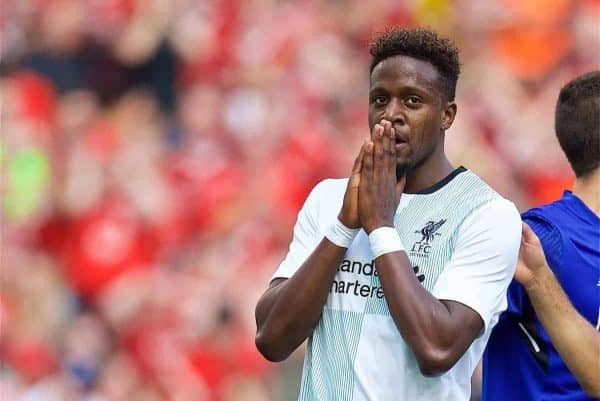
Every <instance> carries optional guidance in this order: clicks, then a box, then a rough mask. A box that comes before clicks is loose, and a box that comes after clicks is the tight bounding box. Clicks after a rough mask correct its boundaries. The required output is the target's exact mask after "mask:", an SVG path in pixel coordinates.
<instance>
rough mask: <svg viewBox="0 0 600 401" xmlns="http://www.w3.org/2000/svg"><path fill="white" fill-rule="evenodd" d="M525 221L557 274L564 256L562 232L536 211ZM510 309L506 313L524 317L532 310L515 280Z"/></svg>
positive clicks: (525, 215)
mask: <svg viewBox="0 0 600 401" xmlns="http://www.w3.org/2000/svg"><path fill="white" fill-rule="evenodd" d="M522 218H523V221H524V222H525V223H527V224H528V225H529V226H530V227H531V229H532V230H533V231H534V232H535V234H536V235H537V236H538V238H539V239H540V242H541V243H542V247H543V248H544V254H545V255H546V259H547V261H548V265H549V266H550V267H551V268H552V270H554V272H555V273H557V269H558V266H559V265H560V264H559V262H560V258H561V255H562V249H561V248H562V247H561V237H560V232H559V231H558V230H557V229H556V227H554V225H553V224H552V223H550V222H548V221H547V220H546V219H544V218H542V217H541V216H537V215H536V214H535V212H534V211H528V212H525V213H523V215H522ZM507 300H508V307H507V309H506V312H507V313H508V314H510V315H519V316H520V315H523V314H524V313H526V312H525V311H526V310H529V309H530V308H531V302H530V301H529V297H528V296H527V293H526V291H525V288H523V285H521V284H520V283H519V282H518V281H517V280H513V281H512V283H510V286H509V287H508V295H507Z"/></svg>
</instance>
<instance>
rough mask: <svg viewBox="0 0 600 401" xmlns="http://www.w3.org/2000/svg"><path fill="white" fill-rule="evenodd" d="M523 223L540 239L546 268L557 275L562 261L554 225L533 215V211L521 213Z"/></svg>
mask: <svg viewBox="0 0 600 401" xmlns="http://www.w3.org/2000/svg"><path fill="white" fill-rule="evenodd" d="M523 221H524V222H525V223H527V224H528V225H529V227H531V229H532V230H533V232H534V233H535V235H537V237H538V238H539V239H540V242H541V243H542V248H544V255H545V256H546V261H547V262H548V266H550V268H551V269H552V270H553V271H554V274H559V273H560V272H559V271H558V268H559V266H560V261H561V259H562V238H561V235H560V231H559V230H558V229H557V228H556V226H555V225H554V224H552V223H551V222H550V221H548V220H546V219H545V218H544V217H542V216H539V215H537V214H536V213H535V209H533V210H530V211H528V212H525V213H523Z"/></svg>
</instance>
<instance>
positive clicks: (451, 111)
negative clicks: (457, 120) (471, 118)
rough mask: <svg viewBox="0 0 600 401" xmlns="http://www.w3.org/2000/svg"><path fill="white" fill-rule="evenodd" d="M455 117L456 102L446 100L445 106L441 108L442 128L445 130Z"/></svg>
mask: <svg viewBox="0 0 600 401" xmlns="http://www.w3.org/2000/svg"><path fill="white" fill-rule="evenodd" d="M454 117H456V103H454V102H447V103H446V107H444V110H442V129H443V130H444V131H446V130H447V129H449V128H450V127H451V126H452V123H453V122H454Z"/></svg>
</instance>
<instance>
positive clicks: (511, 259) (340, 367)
mask: <svg viewBox="0 0 600 401" xmlns="http://www.w3.org/2000/svg"><path fill="white" fill-rule="evenodd" d="M370 53H371V55H372V62H371V68H370V75H369V84H370V90H369V108H368V115H369V128H370V134H371V135H370V138H369V139H366V140H365V142H364V144H363V145H362V148H361V150H360V152H359V154H358V156H357V158H356V161H355V163H354V167H353V169H352V173H351V176H350V178H349V179H339V180H334V179H330V180H324V181H322V182H320V183H319V184H317V185H316V186H315V188H314V189H313V190H312V192H311V193H310V195H309V196H308V198H307V200H306V202H305V204H304V206H303V207H302V209H301V211H300V213H299V215H298V221H297V223H296V226H295V228H294V236H293V240H292V242H291V244H290V249H289V252H288V254H287V256H286V258H285V259H284V260H283V262H282V263H281V265H280V266H279V268H278V269H277V271H276V272H275V274H274V275H273V278H272V281H271V283H270V286H269V288H268V289H267V291H266V292H265V294H264V295H263V296H262V297H261V299H260V300H259V302H258V305H257V307H256V321H257V335H256V345H257V347H258V349H259V350H260V352H261V353H262V354H263V355H264V356H265V357H266V358H267V359H269V360H271V361H281V360H283V359H285V358H286V357H287V356H288V355H289V354H290V353H291V352H292V351H293V350H294V349H296V348H297V347H298V346H299V345H300V344H301V343H302V342H303V341H304V340H305V339H307V338H308V348H307V352H306V357H305V362H304V369H303V374H302V379H301V388H300V395H299V400H300V401H305V400H306V401H309V400H310V401H313V400H320V401H334V400H335V401H341V400H345V401H359V400H360V401H401V400H411V401H431V400H436V401H467V400H468V399H469V397H470V378H471V374H472V372H473V369H474V368H475V365H476V364H477V362H478V360H479V359H480V358H481V355H482V353H483V350H484V347H485V344H486V342H487V340H488V337H489V334H490V331H491V328H492V327H493V326H494V325H495V323H496V322H497V320H498V317H499V315H500V313H501V312H502V311H503V310H504V309H505V308H506V290H507V288H508V285H509V283H510V281H511V279H512V276H513V274H514V269H515V265H516V261H517V255H518V248H519V242H520V238H521V221H520V217H519V214H518V211H517V210H516V208H515V206H514V205H513V204H512V203H511V202H509V201H507V200H505V199H503V198H502V197H501V196H499V195H498V194H497V193H496V192H495V191H494V190H492V189H491V188H490V187H489V186H488V185H486V184H485V183H484V182H483V181H482V180H481V179H480V178H479V177H477V176H476V175H475V174H474V173H473V172H471V171H469V170H467V169H466V168H464V167H458V168H454V167H453V166H452V165H451V164H450V162H449V161H448V159H447V157H446V155H445V152H444V139H445V132H446V130H447V129H448V128H450V126H451V125H452V122H453V120H454V117H455V115H456V105H455V103H454V97H455V90H456V82H457V79H458V75H459V60H458V51H457V49H456V47H455V46H454V45H453V44H452V43H451V42H450V41H449V40H447V39H444V38H440V37H439V36H438V35H437V34H436V33H435V32H433V31H431V30H425V29H414V30H407V29H392V30H389V31H387V32H386V33H384V34H383V35H381V36H380V37H379V38H378V39H376V40H375V41H374V42H373V44H372V45H371V48H370Z"/></svg>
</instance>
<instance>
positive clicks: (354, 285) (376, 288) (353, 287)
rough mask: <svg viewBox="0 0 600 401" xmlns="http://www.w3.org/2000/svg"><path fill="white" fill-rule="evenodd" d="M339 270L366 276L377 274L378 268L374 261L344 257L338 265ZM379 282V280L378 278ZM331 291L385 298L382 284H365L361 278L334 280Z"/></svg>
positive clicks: (364, 296)
mask: <svg viewBox="0 0 600 401" xmlns="http://www.w3.org/2000/svg"><path fill="white" fill-rule="evenodd" d="M338 271H339V272H344V273H353V274H359V275H364V276H369V277H371V276H377V270H376V269H375V266H374V263H373V261H370V262H368V263H363V262H360V261H358V260H354V261H351V260H348V259H344V260H343V261H342V263H341V264H340V266H339V267H338ZM377 284H379V280H377ZM330 292H335V293H338V294H348V295H354V296H357V297H363V298H367V297H371V298H373V297H377V298H379V299H381V298H383V288H381V286H380V285H371V284H363V283H361V282H360V281H359V280H357V279H355V280H333V283H332V284H331V290H330Z"/></svg>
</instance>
